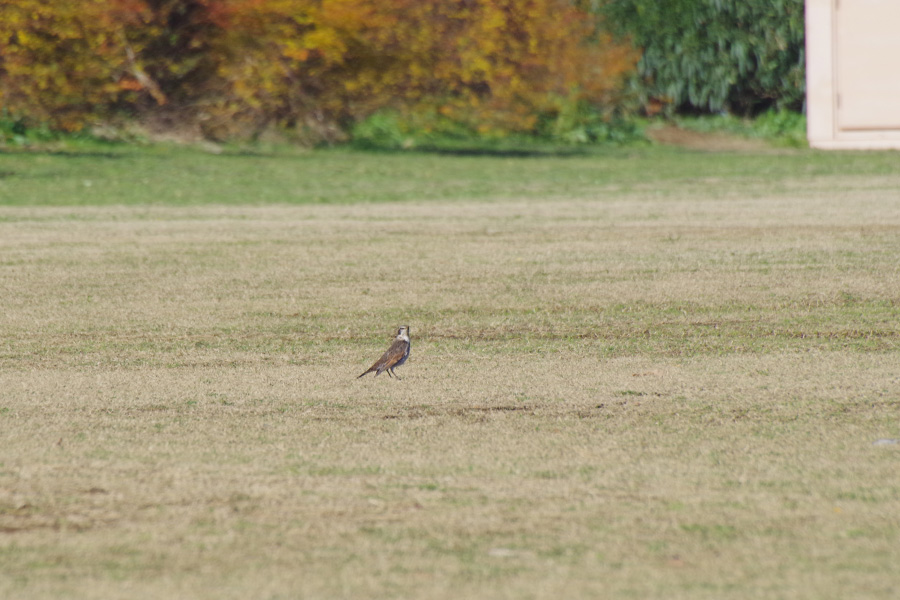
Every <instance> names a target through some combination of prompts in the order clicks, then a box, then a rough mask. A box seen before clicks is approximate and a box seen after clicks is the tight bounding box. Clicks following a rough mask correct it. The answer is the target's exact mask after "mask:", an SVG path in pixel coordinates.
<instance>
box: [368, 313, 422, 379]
mask: <svg viewBox="0 0 900 600" xmlns="http://www.w3.org/2000/svg"><path fill="white" fill-rule="evenodd" d="M409 349H410V342H409V325H403V326H402V327H400V329H398V330H397V337H395V338H394V343H393V344H391V347H390V348H388V349H387V351H386V352H385V353H384V354H382V355H381V358H379V359H378V360H376V361H375V364H373V365H372V366H371V367H369V370H368V371H366V372H365V373H363V374H362V375H360V376H359V377H357V379H359V378H360V377H362V376H363V375H367V374H369V373H371V372H372V371H375V377H378V376H379V375H381V373H382V371H387V374H388V377H396V378H397V379H400V376H399V375H397V374H396V373H394V369H396V368H397V367H399V366H400V365H402V364H403V363H405V362H406V359H407V358H409Z"/></svg>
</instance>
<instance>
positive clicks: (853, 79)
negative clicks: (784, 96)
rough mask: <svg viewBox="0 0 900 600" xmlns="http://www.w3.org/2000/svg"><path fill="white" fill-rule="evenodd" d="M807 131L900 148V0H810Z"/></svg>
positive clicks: (845, 142) (823, 138) (817, 139)
mask: <svg viewBox="0 0 900 600" xmlns="http://www.w3.org/2000/svg"><path fill="white" fill-rule="evenodd" d="M806 111H807V137H808V138H809V143H810V145H811V146H813V147H815V148H860V149H876V148H897V149H900V0H806Z"/></svg>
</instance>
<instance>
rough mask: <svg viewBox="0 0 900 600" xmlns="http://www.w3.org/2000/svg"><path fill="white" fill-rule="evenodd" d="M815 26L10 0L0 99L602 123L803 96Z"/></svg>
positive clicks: (652, 13)
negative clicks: (805, 55)
mask: <svg viewBox="0 0 900 600" xmlns="http://www.w3.org/2000/svg"><path fill="white" fill-rule="evenodd" d="M802 43H803V38H802V1H801V0H765V1H761V0H755V1H752V2H738V1H727V0H663V1H650V0H609V1H603V0H378V1H377V2H373V1H372V0H77V1H76V0H55V1H54V2H48V1H46V0H7V1H6V2H2V3H0V107H2V111H3V114H2V119H3V121H4V122H5V123H7V124H9V123H12V124H13V126H14V127H28V126H35V125H36V124H41V125H44V126H47V127H50V128H53V129H57V130H66V131H78V130H81V129H82V128H84V127H85V126H88V125H93V124H97V123H116V122H126V121H128V120H135V119H144V120H152V121H153V122H154V123H156V124H157V125H158V126H162V127H165V126H170V127H172V128H185V127H187V128H194V129H196V130H197V131H198V132H200V133H202V135H204V136H206V137H208V138H211V139H217V140H223V139H229V138H252V137H254V136H257V135H259V134H260V133H262V132H264V131H267V130H278V131H281V132H287V134H288V135H291V136H294V137H295V138H296V139H298V140H301V141H305V142H309V143H316V142H320V141H328V142H331V141H340V140H344V139H347V137H348V136H349V135H355V136H356V137H357V138H359V139H362V140H365V139H368V138H371V139H372V140H373V143H376V144H381V143H383V142H384V139H381V138H384V137H387V138H395V139H393V142H392V143H396V144H402V138H403V132H404V130H415V131H416V132H419V133H420V134H422V133H424V134H428V133H434V134H435V135H458V136H467V135H470V136H507V135H533V136H539V137H546V138H554V139H561V140H565V141H572V142H589V141H596V140H598V139H604V138H607V137H609V136H610V135H611V131H612V128H611V123H613V122H615V121H616V119H618V118H619V117H620V116H621V115H623V114H629V113H630V114H636V113H639V112H642V111H650V112H652V111H654V110H657V109H658V108H660V107H662V108H663V109H666V110H668V109H686V108H687V109H691V108H693V109H701V110H713V111H716V110H720V109H731V110H736V111H741V112H753V111H758V110H760V109H761V108H768V107H770V106H775V107H780V108H783V107H787V108H794V109H796V108H798V107H799V103H800V102H801V98H802V75H803V72H802ZM388 141H391V139H389V140H388Z"/></svg>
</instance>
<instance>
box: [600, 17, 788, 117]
mask: <svg viewBox="0 0 900 600" xmlns="http://www.w3.org/2000/svg"><path fill="white" fill-rule="evenodd" d="M599 10H600V11H602V12H603V14H604V15H605V16H606V22H607V24H608V25H609V26H610V27H611V28H613V29H614V30H615V31H617V32H618V33H619V34H621V35H623V36H627V37H630V38H631V40H632V41H633V43H634V44H635V45H636V46H638V47H639V48H641V49H642V50H643V55H642V57H641V59H640V60H639V61H638V76H639V79H638V82H637V83H638V86H637V87H638V90H639V92H640V94H641V96H642V98H641V100H642V101H643V104H644V106H651V105H652V104H653V103H654V102H656V103H657V105H659V103H661V104H662V105H663V106H664V107H668V109H669V110H671V109H672V108H675V109H678V110H681V111H685V110H687V111H701V112H718V111H728V112H734V113H736V114H741V115H753V114H758V113H761V112H764V111H766V110H769V109H776V110H782V109H789V110H794V111H799V110H801V109H802V107H803V99H804V93H805V92H804V37H803V36H804V14H803V0H609V1H608V2H605V3H602V4H601V5H600V9H599Z"/></svg>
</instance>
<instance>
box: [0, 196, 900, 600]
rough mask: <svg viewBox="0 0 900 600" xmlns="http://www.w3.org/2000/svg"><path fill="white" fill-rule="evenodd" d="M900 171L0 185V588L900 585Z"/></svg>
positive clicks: (311, 592)
mask: <svg viewBox="0 0 900 600" xmlns="http://www.w3.org/2000/svg"><path fill="white" fill-rule="evenodd" d="M888 180H889V181H888ZM898 183H900V182H898V180H897V179H896V178H893V179H891V178H885V180H884V181H882V182H881V184H879V185H871V186H870V185H860V184H859V182H850V181H848V182H847V185H848V186H849V187H854V189H853V190H852V191H851V192H847V191H846V189H844V188H843V187H842V186H840V185H835V186H833V187H831V188H830V189H816V188H815V187H813V186H811V185H808V184H807V185H800V184H798V185H797V190H796V193H795V194H794V195H793V196H792V200H791V201H790V202H785V200H784V198H783V196H779V197H778V198H771V199H770V198H765V197H762V198H747V197H742V196H740V195H739V194H735V195H734V197H728V198H709V197H703V196H700V197H697V198H687V197H674V198H673V197H665V196H660V195H658V194H648V195H647V196H641V195H639V194H640V192H637V194H638V195H631V196H629V197H623V196H615V197H611V198H604V197H603V196H600V197H598V198H595V199H591V200H590V201H588V200H584V201H575V200H571V199H558V200H557V199H547V200H543V201H537V200H535V201H504V202H495V203H472V204H466V203H457V204H446V205H434V204H429V203H420V204H419V203H406V204H384V205H371V206H344V207H323V206H320V207H296V208H289V207H238V208H148V207H143V208H141V207H138V208H80V209H70V208H65V209H63V208H56V209H53V208H7V209H3V210H2V211H0V212H2V214H0V216H2V219H0V285H2V298H3V303H4V310H3V312H2V313H0V448H2V451H0V596H2V597H4V598H59V597H69V598H110V597H129V598H163V597H182V598H307V597H308V598H320V597H330V598H398V597H403V598H461V597H482V598H547V597H551V596H555V597H570V598H585V597H636V598H651V597H656V598H752V597H765V598H848V597H856V598H862V597H868V598H890V597H896V595H897V593H898V592H900V587H898V586H900V582H898V578H897V575H896V565H897V564H898V560H900V550H898V546H897V539H898V536H900V516H898V515H900V484H898V482H897V477H896V473H897V464H898V457H900V454H898V452H900V445H892V444H886V443H885V444H874V442H876V441H877V440H881V439H887V438H889V439H894V438H900V374H898V369H897V365H898V350H900V347H898V341H900V324H898V319H897V311H898V308H897V301H898V299H900V235H898V234H900V210H898V209H900V204H898V202H900V200H898V198H900V194H897V193H893V194H886V193H885V192H884V189H885V187H888V188H889V187H891V186H893V187H894V190H895V191H896V189H898V188H900V185H898ZM785 185H789V183H787V184H785ZM406 323H408V324H410V325H411V328H412V329H411V333H412V338H413V353H412V357H411V358H410V360H409V362H408V363H407V364H406V365H405V366H404V367H403V368H402V369H400V370H399V371H398V373H399V374H400V375H401V376H402V377H403V380H402V381H395V380H390V379H388V378H387V377H378V378H377V379H374V378H368V379H363V380H356V379H355V376H356V375H357V374H359V373H360V372H362V371H363V370H364V369H365V368H366V367H367V366H368V364H370V363H371V361H372V360H373V359H374V358H376V357H377V354H378V353H379V352H380V351H382V350H383V349H384V347H385V344H386V343H387V341H388V340H389V338H390V336H391V334H392V330H393V329H394V328H395V327H396V326H397V325H399V324H406Z"/></svg>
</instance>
